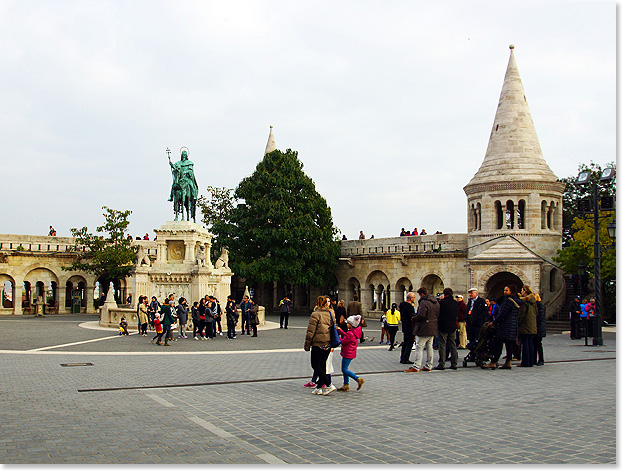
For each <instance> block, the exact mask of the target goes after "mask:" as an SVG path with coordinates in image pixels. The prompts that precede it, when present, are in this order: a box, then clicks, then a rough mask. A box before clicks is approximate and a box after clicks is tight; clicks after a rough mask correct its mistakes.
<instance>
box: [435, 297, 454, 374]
mask: <svg viewBox="0 0 622 470" xmlns="http://www.w3.org/2000/svg"><path fill="white" fill-rule="evenodd" d="M439 304H440V307H441V308H440V311H439V314H438V366H436V367H435V368H434V369H436V370H445V361H446V360H447V356H450V360H451V368H452V369H454V370H455V369H457V368H458V349H457V348H456V322H457V321H458V302H457V301H456V300H454V291H453V290H452V289H451V288H449V287H446V288H445V289H444V290H443V297H442V299H441V300H440V301H439ZM447 352H449V354H447Z"/></svg>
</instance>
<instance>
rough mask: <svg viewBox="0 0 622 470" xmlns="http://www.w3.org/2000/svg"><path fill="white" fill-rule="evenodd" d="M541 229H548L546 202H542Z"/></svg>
mask: <svg viewBox="0 0 622 470" xmlns="http://www.w3.org/2000/svg"><path fill="white" fill-rule="evenodd" d="M540 228H541V229H545V228H546V201H542V204H541V208H540Z"/></svg>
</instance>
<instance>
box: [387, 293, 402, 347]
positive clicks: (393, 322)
mask: <svg viewBox="0 0 622 470" xmlns="http://www.w3.org/2000/svg"><path fill="white" fill-rule="evenodd" d="M386 316H387V330H388V331H389V344H390V345H391V346H390V347H389V351H393V350H394V349H395V334H396V333H397V328H398V325H399V323H400V319H401V318H400V311H399V310H398V309H397V304H395V303H394V304H391V310H387V313H386Z"/></svg>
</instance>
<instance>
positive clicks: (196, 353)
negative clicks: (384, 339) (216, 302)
mask: <svg viewBox="0 0 622 470" xmlns="http://www.w3.org/2000/svg"><path fill="white" fill-rule="evenodd" d="M110 338H115V336H111V337H106V338H99V339H97V340H90V341H101V340H104V339H110ZM86 342H88V341H82V342H78V343H69V344H59V345H57V346H48V347H47V348H39V349H29V350H26V351H19V350H16V349H0V354H56V355H63V354H65V355H68V356H128V355H129V356H153V355H155V354H159V355H173V356H175V355H184V356H202V355H205V356H211V355H215V356H217V355H223V356H229V355H235V354H242V355H244V354H271V353H304V354H309V353H308V352H305V351H304V349H302V348H291V349H249V350H245V351H239V350H238V351H171V350H170V349H168V350H166V351H163V350H161V349H160V348H159V347H158V349H157V350H155V351H50V350H49V349H50V348H60V347H63V346H69V345H72V344H81V343H86ZM384 348H386V346H384V345H383V346H366V347H365V349H384Z"/></svg>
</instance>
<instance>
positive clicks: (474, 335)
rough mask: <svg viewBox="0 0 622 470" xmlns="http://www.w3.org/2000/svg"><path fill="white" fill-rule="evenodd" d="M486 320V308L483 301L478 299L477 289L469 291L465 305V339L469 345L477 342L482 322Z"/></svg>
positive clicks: (472, 288) (473, 288)
mask: <svg viewBox="0 0 622 470" xmlns="http://www.w3.org/2000/svg"><path fill="white" fill-rule="evenodd" d="M487 319H488V308H487V307H486V302H485V301H484V299H482V298H481V297H479V295H478V291H477V288H475V287H471V288H470V289H469V302H468V303H467V339H468V340H469V343H471V342H477V339H478V338H479V332H480V330H481V329H482V325H483V324H484V321H486V320H487Z"/></svg>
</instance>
